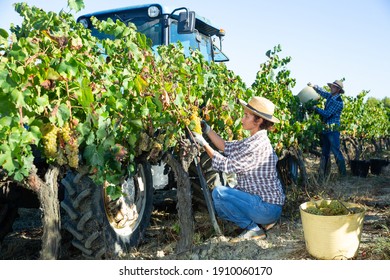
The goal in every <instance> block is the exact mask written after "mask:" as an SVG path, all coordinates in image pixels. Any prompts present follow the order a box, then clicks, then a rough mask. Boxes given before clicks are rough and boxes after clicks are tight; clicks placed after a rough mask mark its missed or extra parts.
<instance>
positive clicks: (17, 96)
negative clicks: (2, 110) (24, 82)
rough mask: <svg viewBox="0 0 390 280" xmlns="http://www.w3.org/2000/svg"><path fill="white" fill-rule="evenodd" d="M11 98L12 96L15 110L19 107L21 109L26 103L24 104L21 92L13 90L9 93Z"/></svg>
mask: <svg viewBox="0 0 390 280" xmlns="http://www.w3.org/2000/svg"><path fill="white" fill-rule="evenodd" d="M11 96H12V99H13V100H14V102H15V106H16V107H17V108H19V107H23V106H24V105H25V104H26V103H25V102H24V95H23V92H21V91H19V90H18V89H16V88H15V89H14V90H13V91H12V92H11Z"/></svg>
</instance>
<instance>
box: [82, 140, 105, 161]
mask: <svg viewBox="0 0 390 280" xmlns="http://www.w3.org/2000/svg"><path fill="white" fill-rule="evenodd" d="M84 157H85V158H86V159H87V162H88V164H90V165H91V166H102V165H103V164H104V158H103V156H102V154H100V153H99V152H98V150H97V148H96V145H89V146H87V147H86V148H85V150H84Z"/></svg>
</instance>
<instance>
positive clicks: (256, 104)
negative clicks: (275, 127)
mask: <svg viewBox="0 0 390 280" xmlns="http://www.w3.org/2000/svg"><path fill="white" fill-rule="evenodd" d="M239 101H240V103H241V105H242V106H244V107H245V108H247V109H248V110H249V111H251V112H252V113H253V114H255V115H256V116H259V117H261V118H263V119H266V120H268V121H270V122H273V123H279V122H280V121H279V120H278V119H277V118H275V117H274V116H273V115H274V110H275V105H274V103H272V102H271V101H270V100H268V99H267V98H264V97H259V96H255V97H253V98H252V99H251V100H249V102H248V103H246V102H245V101H243V100H241V99H239Z"/></svg>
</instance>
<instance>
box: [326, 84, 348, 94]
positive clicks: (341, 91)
mask: <svg viewBox="0 0 390 280" xmlns="http://www.w3.org/2000/svg"><path fill="white" fill-rule="evenodd" d="M328 86H329V87H330V86H336V87H338V88H339V89H340V93H344V90H343V89H342V88H341V87H340V86H339V85H338V84H335V83H328Z"/></svg>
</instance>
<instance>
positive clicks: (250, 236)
mask: <svg viewBox="0 0 390 280" xmlns="http://www.w3.org/2000/svg"><path fill="white" fill-rule="evenodd" d="M265 238H267V235H266V234H265V232H264V230H262V229H259V230H246V231H244V232H243V233H241V234H240V235H239V236H237V237H236V238H234V239H233V240H232V242H238V241H244V240H258V239H265Z"/></svg>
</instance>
